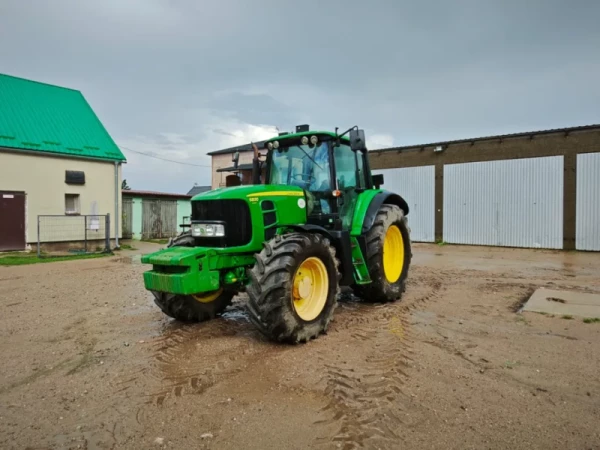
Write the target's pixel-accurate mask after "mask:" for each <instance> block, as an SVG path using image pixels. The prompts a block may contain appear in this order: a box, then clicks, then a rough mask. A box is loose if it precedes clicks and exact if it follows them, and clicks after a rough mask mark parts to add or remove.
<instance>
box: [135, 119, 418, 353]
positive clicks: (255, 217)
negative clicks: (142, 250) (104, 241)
mask: <svg viewBox="0 0 600 450" xmlns="http://www.w3.org/2000/svg"><path fill="white" fill-rule="evenodd" d="M263 169H264V181H263V180H261V178H262V177H261V173H262V171H263ZM253 183H254V184H252V185H245V186H235V187H226V188H221V189H216V190H213V191H209V192H204V193H201V194H199V195H196V196H195V197H194V198H193V199H192V216H191V226H190V230H189V232H187V233H184V234H182V235H180V236H179V237H178V238H176V239H175V240H173V241H172V242H171V243H170V244H169V247H168V248H166V249H163V250H160V251H157V252H155V253H152V254H149V255H146V256H144V257H143V258H142V262H143V263H145V264H152V270H149V271H147V272H145V273H144V283H145V286H146V289H148V290H150V291H151V292H152V293H153V294H154V297H155V302H156V304H157V305H158V306H159V307H160V309H161V310H162V311H163V312H164V313H165V314H167V315H169V316H171V317H173V318H175V319H178V320H181V321H196V322H199V321H205V320H209V319H212V318H214V317H215V316H217V315H219V314H220V313H221V312H223V311H224V310H225V308H226V307H227V306H228V305H229V304H230V303H231V300H232V298H233V297H234V296H235V295H236V294H238V293H239V292H241V291H245V292H247V294H248V297H249V299H248V302H247V309H248V314H249V316H250V319H251V321H252V322H253V323H254V324H255V325H256V326H257V327H258V329H259V330H260V331H261V332H262V333H263V334H265V335H266V336H267V337H268V338H270V339H273V340H276V341H283V342H290V343H298V342H306V341H308V340H310V339H313V338H316V337H317V336H318V335H319V334H321V333H322V332H324V331H326V329H327V326H328V324H329V322H330V320H331V318H332V316H333V313H334V310H335V308H336V305H337V298H338V295H339V292H340V286H347V287H351V288H352V290H353V291H354V293H355V295H356V296H358V297H359V298H361V299H362V300H363V301H365V302H392V301H395V300H398V299H399V298H400V297H401V296H402V293H403V292H404V289H405V282H406V278H407V273H408V270H409V265H410V261H411V256H412V254H411V243H410V236H409V229H408V226H407V220H406V215H407V214H408V205H407V204H406V201H404V199H403V198H402V197H401V196H400V195H398V194H396V193H392V192H388V191H385V190H382V189H380V185H381V184H383V176H382V175H372V174H371V171H370V168H369V158H368V155H367V148H366V145H365V135H364V131H363V130H359V129H357V128H356V127H353V128H351V129H349V130H348V131H346V132H345V133H342V134H338V133H337V129H336V132H333V133H332V132H323V131H315V132H311V131H309V128H308V126H306V125H304V126H298V127H296V132H294V133H280V134H279V136H276V137H274V138H272V139H269V140H268V141H266V143H265V148H264V149H263V150H262V151H261V150H259V149H258V148H257V147H256V146H254V160H253Z"/></svg>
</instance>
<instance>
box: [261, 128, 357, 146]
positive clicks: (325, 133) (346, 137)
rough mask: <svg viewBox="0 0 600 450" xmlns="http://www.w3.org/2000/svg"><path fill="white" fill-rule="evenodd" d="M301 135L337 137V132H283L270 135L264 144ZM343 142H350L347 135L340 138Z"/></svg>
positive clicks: (296, 137)
mask: <svg viewBox="0 0 600 450" xmlns="http://www.w3.org/2000/svg"><path fill="white" fill-rule="evenodd" d="M302 136H327V137H330V138H333V139H335V138H337V137H339V136H338V135H337V134H335V133H333V132H331V131H301V132H299V133H289V134H284V135H282V136H275V137H272V138H271V139H267V140H266V141H264V144H265V145H266V144H267V143H269V142H273V141H283V140H288V139H298V138H301V137H302ZM340 139H341V140H342V141H343V142H345V143H347V144H349V143H350V139H349V138H348V136H347V135H346V136H343V137H341V138H340Z"/></svg>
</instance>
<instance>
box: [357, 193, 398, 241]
mask: <svg viewBox="0 0 600 450" xmlns="http://www.w3.org/2000/svg"><path fill="white" fill-rule="evenodd" d="M383 204H388V205H396V206H399V207H400V209H401V210H402V211H404V215H405V216H406V215H408V211H409V208H408V203H406V200H404V199H403V198H402V197H401V196H400V195H398V194H395V193H393V192H390V191H383V190H382V191H380V192H378V193H377V194H375V196H374V197H373V199H372V200H371V203H369V207H368V208H367V211H366V213H365V217H364V219H363V222H362V227H361V234H363V233H366V232H367V231H369V230H370V229H371V227H372V226H373V222H375V217H376V216H377V211H379V208H380V207H381V205H383Z"/></svg>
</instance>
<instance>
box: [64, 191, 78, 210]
mask: <svg viewBox="0 0 600 450" xmlns="http://www.w3.org/2000/svg"><path fill="white" fill-rule="evenodd" d="M65 214H67V215H74V214H80V209H79V194H65Z"/></svg>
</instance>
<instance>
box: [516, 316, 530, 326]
mask: <svg viewBox="0 0 600 450" xmlns="http://www.w3.org/2000/svg"><path fill="white" fill-rule="evenodd" d="M517 322H519V323H523V324H525V325H529V320H527V318H525V316H523V315H521V314H519V315H517Z"/></svg>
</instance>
